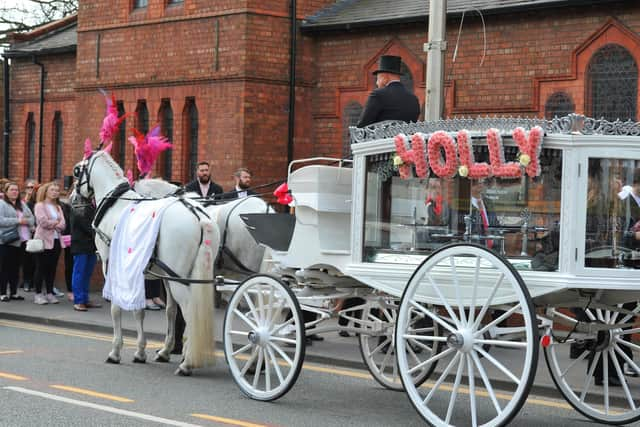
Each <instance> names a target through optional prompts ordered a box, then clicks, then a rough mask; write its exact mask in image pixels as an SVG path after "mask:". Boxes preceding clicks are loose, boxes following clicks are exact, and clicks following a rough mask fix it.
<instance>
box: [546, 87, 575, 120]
mask: <svg viewBox="0 0 640 427" xmlns="http://www.w3.org/2000/svg"><path fill="white" fill-rule="evenodd" d="M575 111H576V106H575V104H574V103H573V101H572V100H571V97H570V96H569V95H568V94H567V93H565V92H555V93H553V94H551V96H549V98H547V102H545V103H544V117H545V119H553V118H554V117H564V116H566V115H568V114H570V113H575Z"/></svg>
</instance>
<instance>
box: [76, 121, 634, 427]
mask: <svg viewBox="0 0 640 427" xmlns="http://www.w3.org/2000/svg"><path fill="white" fill-rule="evenodd" d="M462 129H466V131H462ZM404 135H406V136H404ZM639 135H640V125H639V124H636V123H621V122H615V123H609V122H606V121H598V120H592V119H586V118H584V117H582V116H577V115H571V116H568V117H565V118H562V119H554V120H551V121H544V120H536V119H475V120H474V119H469V120H467V119H461V120H457V119H454V120H445V121H437V122H425V123H416V124H399V123H385V124H378V125H374V126H371V127H368V128H365V129H355V128H354V129H352V151H353V163H351V162H350V161H337V162H336V163H334V164H327V159H311V160H310V161H308V162H306V163H308V164H306V165H300V164H298V162H296V163H294V164H293V165H292V167H291V168H290V173H289V176H288V188H289V191H290V193H291V196H292V198H293V203H292V205H293V206H294V207H295V216H294V217H291V216H288V215H286V214H276V213H273V212H271V213H266V212H256V211H254V212H246V211H245V212H243V213H241V214H240V215H239V216H240V217H241V218H242V220H243V221H244V222H245V223H246V224H247V228H248V229H249V231H250V232H251V234H252V236H253V237H254V238H255V239H256V240H257V241H258V242H260V243H262V244H263V245H266V246H268V247H269V250H268V251H267V257H266V259H265V260H263V262H262V263H261V265H262V266H261V271H260V273H259V274H256V275H251V276H249V277H248V278H246V279H244V280H241V281H238V282H230V281H227V282H225V281H224V280H222V279H219V280H218V281H217V283H216V288H217V289H218V290H219V291H222V292H226V291H228V292H233V293H232V295H231V296H230V297H229V300H228V307H227V309H226V314H225V323H224V327H223V331H224V332H223V340H224V350H225V357H226V360H227V363H228V364H229V367H230V370H231V373H232V375H233V377H234V380H235V381H236V382H237V384H238V385H239V386H240V388H241V389H242V391H243V392H244V393H245V394H247V395H249V396H250V397H252V398H254V399H259V400H274V399H277V398H279V397H281V396H282V395H284V394H285V393H286V392H287V391H288V390H289V389H290V388H291V387H292V386H293V384H294V383H295V381H296V378H297V376H298V374H299V372H300V369H301V366H302V362H303V359H304V353H305V335H306V334H311V333H323V332H329V331H340V330H344V331H350V332H355V333H357V335H358V340H359V345H360V347H361V351H362V356H363V359H364V361H365V364H366V366H367V367H368V369H369V370H370V371H371V373H372V375H373V376H374V378H375V379H376V380H377V381H378V382H380V383H381V384H383V385H384V386H386V387H388V388H392V389H402V388H404V389H405V390H406V392H407V393H408V395H409V398H410V400H411V402H412V404H413V405H414V407H415V408H416V409H417V411H418V412H419V414H420V415H421V416H422V417H423V418H424V420H425V421H427V422H428V423H429V424H432V425H438V426H441V425H442V426H444V425H472V426H475V425H487V426H493V425H505V424H507V423H509V422H510V421H511V420H512V419H513V417H515V416H516V414H517V412H518V411H519V410H520V408H521V407H522V405H523V404H524V402H525V401H526V398H527V396H528V393H529V391H530V389H531V386H532V384H533V380H534V377H535V374H536V369H537V366H538V354H539V351H542V352H543V353H544V357H545V360H546V362H547V366H548V368H549V372H550V374H551V377H552V379H553V381H554V382H555V384H556V386H557V389H558V391H559V392H560V393H561V394H562V395H563V396H564V397H565V398H566V400H567V401H568V402H569V403H570V404H571V405H572V406H573V407H574V408H576V409H577V410H578V411H579V412H581V413H582V414H584V415H585V416H587V417H589V418H592V419H594V420H596V421H599V422H603V423H609V424H625V423H630V422H633V421H636V420H638V419H640V408H639V406H640V379H638V378H637V377H639V376H640V362H638V361H639V360H640V358H639V357H638V356H639V355H640V345H638V344H636V343H635V342H634V339H633V338H634V336H635V335H636V334H637V333H638V332H640V328H638V327H636V317H637V314H638V312H640V304H639V303H638V301H639V300H640V287H639V286H638V274H637V272H636V271H635V268H636V266H637V265H638V264H637V261H638V259H640V255H639V254H638V252H637V251H636V244H635V236H636V233H637V232H638V230H636V227H634V226H636V221H638V220H639V219H640V218H639V217H638V216H636V213H635V212H636V211H640V191H639V192H636V190H640V173H638V174H636V171H637V170H640V164H639V162H640V136H639ZM503 140H504V142H503ZM409 141H410V143H409ZM96 158H98V159H99V158H100V157H94V159H96ZM487 161H488V163H487ZM95 162H96V160H92V159H90V160H89V161H88V163H87V164H86V165H85V169H86V170H87V171H90V170H91V168H92V167H93V165H95ZM101 170H104V171H107V170H108V168H102V169H101ZM105 173H106V172H105ZM429 175H430V176H429ZM636 180H637V181H638V182H637V184H638V185H637V189H636V187H635V184H636ZM87 181H88V184H89V185H88V187H91V186H93V187H95V186H96V185H98V184H97V181H96V182H94V180H92V179H91V176H90V175H87ZM478 181H484V184H483V188H481V189H480V190H478V188H476V187H475V183H476V182H478ZM114 182H115V181H114ZM434 182H437V186H438V187H440V188H441V189H442V192H441V193H440V194H439V195H438V196H436V197H431V195H430V188H431V187H432V186H435V183H434ZM625 184H629V185H625ZM103 194H106V192H105V191H103ZM236 203H242V202H236ZM431 204H435V209H431V211H435V212H436V213H437V214H438V216H439V217H438V218H437V219H434V218H433V217H432V215H433V213H432V212H431V211H430V210H429V205H431ZM433 207H434V206H431V208H433ZM491 211H492V212H491ZM218 223H219V224H220V222H218ZM223 223H225V224H228V221H226V220H225V221H223ZM224 233H226V231H223V234H224ZM201 240H202V239H201ZM223 240H224V239H223ZM638 246H640V245H638ZM192 252H193V251H192ZM236 255H237V254H236ZM165 262H166V261H165ZM169 264H171V263H170V262H169ZM169 282H171V280H169ZM172 286H173V285H172ZM178 286H179V285H178ZM345 300H351V301H357V302H356V303H355V304H352V305H350V306H349V307H348V308H344V309H340V307H341V305H340V304H341V302H342V301H345ZM181 305H182V304H181ZM305 313H313V315H312V316H309V315H308V314H305ZM336 317H343V318H344V319H345V320H346V321H347V324H346V325H344V324H343V325H336V324H335V319H336ZM327 320H332V321H330V322H326V321H327ZM170 333H171V331H170ZM171 339H172V338H171ZM171 339H169V338H168V342H167V344H166V346H165V348H163V349H162V351H161V352H166V350H167V346H169V345H173V343H172V342H170V341H171ZM187 342H188V341H187ZM539 343H541V344H539ZM168 350H169V351H170V349H168ZM429 378H432V379H433V381H430V382H427V380H428V379H429ZM443 402H444V404H443Z"/></svg>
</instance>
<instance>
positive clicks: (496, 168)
mask: <svg viewBox="0 0 640 427" xmlns="http://www.w3.org/2000/svg"><path fill="white" fill-rule="evenodd" d="M487 145H488V147H489V161H490V162H491V173H492V174H493V175H494V176H499V177H502V178H519V177H521V176H522V169H521V167H520V163H519V162H505V160H504V147H503V145H502V137H501V136H500V131H498V129H489V130H488V131H487Z"/></svg>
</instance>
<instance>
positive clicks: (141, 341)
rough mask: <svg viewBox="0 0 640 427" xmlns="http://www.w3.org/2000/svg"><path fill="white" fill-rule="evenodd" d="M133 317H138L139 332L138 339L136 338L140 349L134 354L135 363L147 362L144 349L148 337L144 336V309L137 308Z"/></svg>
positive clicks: (137, 330) (137, 329) (137, 327)
mask: <svg viewBox="0 0 640 427" xmlns="http://www.w3.org/2000/svg"><path fill="white" fill-rule="evenodd" d="M133 318H134V319H136V332H137V333H138V339H137V340H136V345H137V346H138V349H137V350H136V352H135V353H134V355H133V363H145V362H146V361H147V353H146V352H145V351H144V350H145V348H146V347H147V339H146V337H145V336H144V309H142V310H135V311H134V312H133Z"/></svg>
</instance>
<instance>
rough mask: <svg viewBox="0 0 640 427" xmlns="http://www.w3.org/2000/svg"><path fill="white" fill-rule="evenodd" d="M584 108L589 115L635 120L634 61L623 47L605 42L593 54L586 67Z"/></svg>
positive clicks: (635, 65) (635, 83) (635, 73)
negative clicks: (585, 104) (585, 105)
mask: <svg viewBox="0 0 640 427" xmlns="http://www.w3.org/2000/svg"><path fill="white" fill-rule="evenodd" d="M586 91H587V96H586V102H587V108H586V112H587V114H588V115H590V116H591V117H593V118H596V119H599V118H605V119H606V120H609V121H613V120H616V119H620V120H629V119H630V120H634V121H635V120H636V118H637V111H638V105H637V100H638V65H637V64H636V61H635V60H634V59H633V57H632V56H631V54H630V53H629V51H628V50H627V49H625V48H624V47H622V46H620V45H617V44H607V45H604V46H603V47H601V48H600V49H598V51H596V53H594V54H593V57H592V58H591V61H590V62H589V66H588V67H587V87H586Z"/></svg>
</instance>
